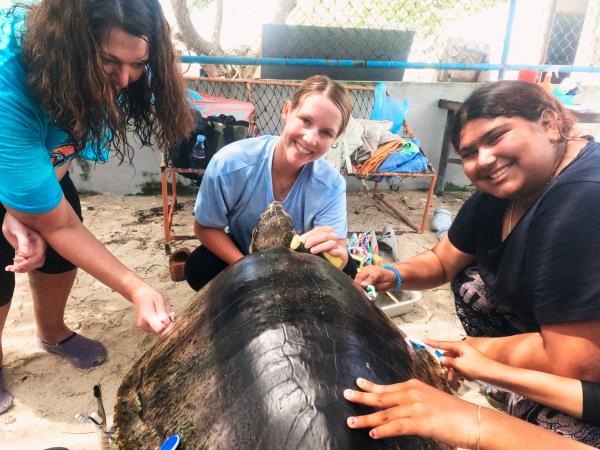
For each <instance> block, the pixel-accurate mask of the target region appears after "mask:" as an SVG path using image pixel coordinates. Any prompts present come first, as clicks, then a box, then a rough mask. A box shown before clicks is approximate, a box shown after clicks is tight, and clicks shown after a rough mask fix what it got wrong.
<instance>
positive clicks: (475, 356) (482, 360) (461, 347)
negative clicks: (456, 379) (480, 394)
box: [423, 339, 501, 382]
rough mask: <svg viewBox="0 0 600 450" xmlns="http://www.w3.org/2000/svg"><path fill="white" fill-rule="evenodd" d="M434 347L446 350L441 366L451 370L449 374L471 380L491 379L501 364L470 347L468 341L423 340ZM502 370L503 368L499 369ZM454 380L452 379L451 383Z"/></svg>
mask: <svg viewBox="0 0 600 450" xmlns="http://www.w3.org/2000/svg"><path fill="white" fill-rule="evenodd" d="M423 341H424V342H425V343H426V344H427V345H430V346H432V347H435V348H438V349H440V350H444V355H443V356H442V357H441V358H440V364H441V365H442V366H443V367H444V368H446V369H448V370H449V374H454V376H456V375H459V376H463V377H465V378H468V379H471V380H473V379H474V380H485V379H489V378H490V377H489V375H490V374H491V373H493V372H494V371H495V370H496V366H500V364H499V363H498V362H496V361H494V360H492V359H490V358H488V357H487V356H485V355H484V354H483V353H481V352H480V351H479V350H477V349H476V348H475V347H473V346H471V345H469V344H468V343H467V341H436V340H433V339H423ZM499 369H500V370H501V368H499ZM452 381H453V380H452V379H450V380H449V382H452Z"/></svg>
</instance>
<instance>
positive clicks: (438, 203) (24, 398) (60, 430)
mask: <svg viewBox="0 0 600 450" xmlns="http://www.w3.org/2000/svg"><path fill="white" fill-rule="evenodd" d="M466 196H467V194H466V193H457V194H446V196H445V197H444V198H443V199H438V198H435V197H434V203H433V205H432V207H431V211H432V212H433V210H434V209H435V208H437V207H445V208H448V209H450V210H451V211H452V212H453V214H455V213H456V211H457V209H458V208H459V207H460V205H461V204H462V202H463V200H464V198H466ZM385 197H386V199H387V200H389V201H391V202H392V203H393V204H394V205H396V206H397V207H398V209H400V210H402V211H404V212H407V213H408V215H409V216H410V217H411V218H412V219H413V220H414V222H415V223H419V221H420V214H421V211H422V209H423V206H424V203H425V193H423V192H417V191H404V192H399V193H391V192H386V194H385ZM193 202H194V199H193V198H183V199H181V202H180V203H181V205H182V208H181V209H180V210H179V211H178V212H177V214H176V217H175V231H176V233H179V234H191V224H192V220H193V218H192V208H193ZM160 205H161V199H160V197H118V196H108V195H93V196H83V197H82V209H83V214H84V219H85V223H86V224H87V226H88V227H89V228H90V229H91V230H92V232H93V233H94V234H95V235H96V236H97V237H98V239H100V241H102V242H103V243H105V244H106V246H107V247H108V248H109V249H110V250H111V251H112V252H113V253H114V254H115V255H116V256H117V257H118V258H119V259H121V261H123V262H124V263H125V264H126V265H128V266H129V267H130V268H132V269H133V270H134V271H135V272H137V273H138V274H139V275H140V276H141V277H143V278H144V279H146V280H147V281H148V282H149V283H150V284H151V285H153V286H155V287H157V288H158V289H159V290H160V291H161V292H162V293H163V294H164V295H165V298H166V300H167V302H168V303H169V305H170V308H171V309H172V310H173V311H176V312H177V311H182V310H183V309H184V308H185V305H186V303H187V302H188V301H189V300H190V298H191V296H192V293H193V291H192V290H191V289H190V288H189V287H188V285H187V283H185V282H179V283H174V282H172V281H171V280H170V278H169V274H168V269H167V256H166V255H165V252H164V247H163V241H162V214H161V208H160ZM430 218H431V217H430ZM348 220H349V228H350V230H351V231H364V230H366V229H369V228H372V229H374V230H375V231H381V230H382V228H383V226H384V225H386V224H390V225H392V226H393V227H394V228H395V229H397V230H399V231H402V232H401V233H400V234H399V235H398V244H399V249H400V259H404V258H407V257H409V256H411V255H414V254H416V253H418V252H420V251H422V250H425V249H427V248H429V247H431V246H432V245H433V244H434V243H435V242H436V237H435V234H434V233H432V232H430V231H428V232H426V233H425V234H423V235H419V234H416V233H414V232H412V231H410V229H409V228H408V227H407V226H406V225H404V224H403V223H402V222H401V221H400V220H399V219H397V218H395V216H393V215H391V214H390V213H389V212H388V210H387V209H386V208H385V207H384V206H378V205H376V204H375V203H374V202H373V201H372V199H371V197H370V196H369V195H368V194H366V193H365V194H352V195H349V197H348ZM193 245H195V243H194V242H193V241H186V242H175V243H174V244H173V246H172V247H173V249H177V248H179V247H182V246H188V247H192V246H193ZM66 320H67V323H68V324H69V325H70V326H71V327H72V328H73V329H74V330H75V331H77V332H78V333H81V334H84V335H85V336H88V337H91V338H95V339H99V340H101V341H102V342H103V343H104V344H105V345H106V347H107V348H108V361H107V362H106V363H104V364H103V365H101V366H100V367H97V368H95V369H91V370H77V369H73V368H72V367H71V366H70V365H69V364H68V363H66V362H63V361H62V360H60V359H59V358H58V357H56V356H54V355H50V354H47V353H44V352H42V351H41V350H39V348H38V345H37V340H36V330H35V323H34V319H33V307H32V304H31V298H30V294H29V287H28V283H27V277H26V276H24V275H19V276H17V289H16V292H15V296H14V299H13V303H12V308H11V311H10V314H9V316H8V320H7V323H6V328H5V330H4V336H3V346H4V369H3V372H4V376H5V382H6V384H7V386H8V388H9V389H10V390H11V391H12V393H13V394H14V396H15V404H14V406H13V407H12V408H11V409H10V410H9V411H8V412H6V413H5V414H3V415H1V416H0V449H27V450H29V449H31V450H37V449H46V448H49V447H54V446H62V447H67V448H69V449H70V450H77V449H86V450H88V449H96V448H98V441H97V438H96V434H95V431H94V428H93V426H92V425H91V424H90V423H89V422H87V423H83V424H80V423H78V422H76V421H75V419H74V416H75V414H76V413H78V412H82V413H89V412H91V411H93V410H94V409H95V401H94V398H93V396H92V387H93V385H94V384H96V383H100V384H101V385H102V390H103V395H104V402H105V407H106V409H107V414H109V415H110V417H109V423H111V419H112V408H113V405H114V401H115V396H116V392H117V388H118V386H119V384H120V381H121V379H122V378H123V376H124V374H125V373H126V371H127V370H128V368H129V367H130V366H131V365H132V364H133V363H134V362H135V361H136V360H137V359H138V358H139V357H140V355H141V354H142V353H143V352H144V351H145V350H146V349H148V348H149V347H150V346H151V345H152V343H153V342H154V341H155V338H154V337H153V336H151V335H147V334H144V333H143V332H141V331H139V330H138V329H137V328H136V326H135V315H134V310H133V308H132V307H131V306H130V304H129V303H127V302H126V301H125V300H123V299H122V298H121V297H120V296H119V295H117V294H116V293H114V292H112V291H111V290H109V289H108V288H106V287H105V286H103V285H102V284H100V283H99V282H97V281H95V280H94V279H92V278H91V277H90V276H88V275H87V274H85V273H83V272H80V273H79V274H78V277H77V280H76V283H75V287H74V289H73V292H72V296H71V298H70V300H69V303H68V304H67V311H66ZM394 321H395V323H397V324H398V326H399V327H400V328H401V329H402V330H404V331H405V332H406V333H407V334H409V335H415V336H431V337H437V338H444V339H456V338H460V337H461V336H463V330H462V328H461V327H460V324H459V323H458V321H457V318H456V314H455V312H454V307H453V300H452V295H451V294H450V292H449V289H448V287H447V286H444V287H441V288H438V289H434V290H431V291H427V292H424V293H423V300H422V301H421V302H420V303H419V304H418V305H417V306H416V307H415V308H414V309H413V310H412V311H411V312H410V313H408V314H405V315H403V316H400V317H397V318H395V319H394ZM466 396H467V398H470V399H475V400H479V397H478V394H477V393H476V392H475V391H471V392H468V393H467V394H466Z"/></svg>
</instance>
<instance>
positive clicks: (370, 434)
mask: <svg viewBox="0 0 600 450" xmlns="http://www.w3.org/2000/svg"><path fill="white" fill-rule="evenodd" d="M369 436H371V437H372V438H373V439H377V432H376V431H375V430H371V431H369Z"/></svg>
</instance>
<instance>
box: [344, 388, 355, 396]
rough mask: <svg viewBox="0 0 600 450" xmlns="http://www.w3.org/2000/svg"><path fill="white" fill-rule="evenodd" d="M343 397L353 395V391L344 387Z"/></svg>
mask: <svg viewBox="0 0 600 450" xmlns="http://www.w3.org/2000/svg"><path fill="white" fill-rule="evenodd" d="M344 397H346V398H352V397H354V391H353V390H352V389H346V390H345V391H344Z"/></svg>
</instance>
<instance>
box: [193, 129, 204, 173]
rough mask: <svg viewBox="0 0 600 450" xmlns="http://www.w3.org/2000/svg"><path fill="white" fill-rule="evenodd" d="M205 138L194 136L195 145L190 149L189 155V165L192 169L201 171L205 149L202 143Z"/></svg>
mask: <svg viewBox="0 0 600 450" xmlns="http://www.w3.org/2000/svg"><path fill="white" fill-rule="evenodd" d="M205 141H206V136H204V135H203V134H199V135H198V136H196V143H195V144H194V147H192V153H191V154H190V165H191V167H192V169H202V168H204V167H203V166H204V164H205V162H206V149H205V148H204V143H205Z"/></svg>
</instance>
